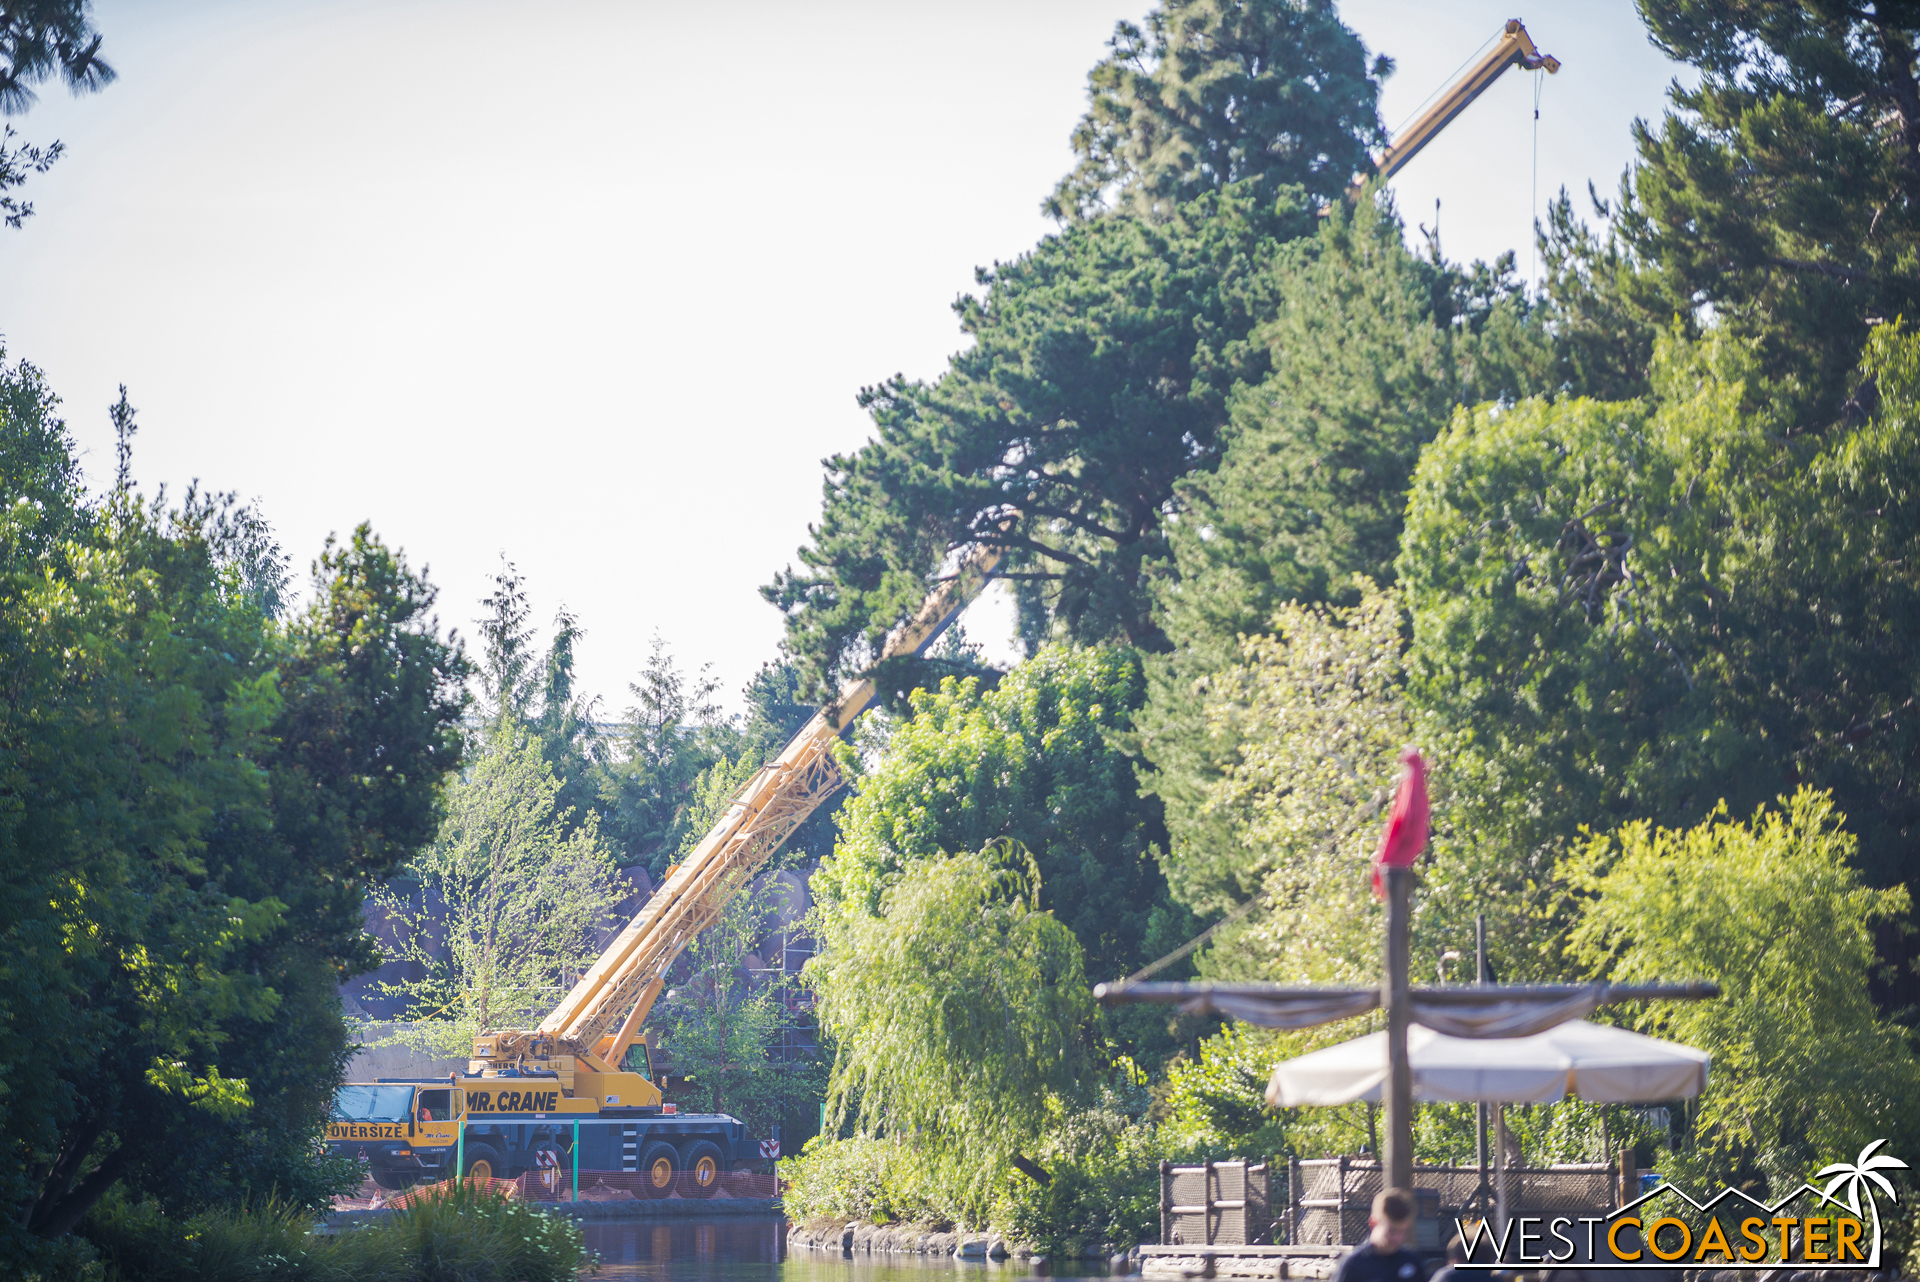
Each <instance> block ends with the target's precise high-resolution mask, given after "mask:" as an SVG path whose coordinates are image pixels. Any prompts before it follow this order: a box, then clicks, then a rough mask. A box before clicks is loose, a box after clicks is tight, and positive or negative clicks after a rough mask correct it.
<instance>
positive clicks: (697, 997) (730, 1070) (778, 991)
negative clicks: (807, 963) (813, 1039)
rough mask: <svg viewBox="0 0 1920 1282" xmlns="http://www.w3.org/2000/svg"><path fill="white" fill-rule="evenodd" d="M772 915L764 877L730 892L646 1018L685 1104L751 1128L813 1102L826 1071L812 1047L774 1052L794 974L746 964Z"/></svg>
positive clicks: (761, 1129)
mask: <svg viewBox="0 0 1920 1282" xmlns="http://www.w3.org/2000/svg"><path fill="white" fill-rule="evenodd" d="M772 917H773V912H772V907H771V905H770V904H769V903H768V902H767V895H766V894H765V888H764V886H762V887H761V888H759V889H755V888H753V887H749V888H747V889H746V890H744V891H742V892H741V893H740V894H738V895H735V896H734V897H733V898H732V899H731V900H729V901H728V903H727V905H726V908H725V909H724V910H723V911H722V913H721V915H720V919H719V920H718V921H716V922H714V924H713V925H711V926H709V927H707V928H706V930H704V931H702V932H701V933H700V935H699V936H698V937H697V938H695V939H694V941H693V943H692V944H691V945H690V946H689V947H688V949H687V952H686V954H685V956H686V958H687V961H688V974H687V976H686V978H685V979H682V980H680V981H678V982H677V983H676V984H675V985H674V990H673V993H672V998H671V1000H670V1001H667V1002H664V1003H662V1004H661V1005H660V1006H659V1007H658V1008H656V1013H655V1015H654V1017H653V1020H652V1023H653V1026H654V1027H656V1028H658V1029H659V1030H660V1038H661V1040H660V1045H662V1046H663V1047H664V1048H665V1049H666V1050H667V1052H668V1053H669V1054H670V1055H671V1056H672V1072H673V1075H674V1076H675V1077H676V1078H680V1079H683V1080H684V1081H685V1083H686V1084H685V1085H684V1086H683V1087H681V1088H680V1090H679V1097H680V1098H682V1099H684V1100H686V1101H687V1103H686V1105H684V1106H683V1107H693V1108H695V1109H697V1110H698V1111H701V1112H710V1113H731V1114H733V1115H734V1116H736V1117H738V1118H740V1120H741V1121H743V1122H745V1123H746V1124H747V1126H748V1128H749V1129H751V1130H752V1131H753V1132H754V1133H756V1134H759V1135H766V1134H769V1133H770V1132H771V1129H772V1128H773V1127H774V1126H776V1125H780V1124H782V1123H784V1121H785V1119H786V1118H787V1117H788V1116H789V1115H790V1114H791V1113H792V1112H793V1111H794V1110H795V1109H796V1108H797V1107H801V1106H811V1105H816V1104H818V1103H819V1101H820V1098H821V1095H822V1093H823V1091H824V1089H825V1086H826V1070H827V1066H826V1064H825V1063H824V1062H822V1061H821V1060H820V1059H819V1058H818V1057H817V1056H813V1055H806V1056H796V1057H791V1058H788V1057H784V1056H783V1054H782V1044H781V1043H782V1038H783V1035H784V1032H785V1030H786V1028H787V1026H788V1025H789V1024H790V1023H792V1022H793V1021H794V1020H795V1018H796V1017H797V1014H796V1012H795V1010H794V1009H793V1006H794V1004H795V1002H796V999H797V996H798V984H797V981H796V977H793V976H785V975H783V976H781V977H779V978H777V979H770V978H769V977H767V976H765V975H760V976H755V975H750V974H747V973H745V970H744V968H745V966H746V963H747V959H748V957H749V955H750V953H751V951H752V949H753V946H754V944H755V943H757V942H758V941H759V940H760V939H762V938H763V937H764V936H765V935H766V934H767V931H768V928H769V923H770V922H771V920H772Z"/></svg>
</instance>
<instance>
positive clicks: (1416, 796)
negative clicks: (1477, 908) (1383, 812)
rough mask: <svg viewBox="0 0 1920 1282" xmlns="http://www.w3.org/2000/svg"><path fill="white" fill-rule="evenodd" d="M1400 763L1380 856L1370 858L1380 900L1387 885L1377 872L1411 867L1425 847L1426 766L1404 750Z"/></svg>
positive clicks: (1417, 755) (1413, 751)
mask: <svg viewBox="0 0 1920 1282" xmlns="http://www.w3.org/2000/svg"><path fill="white" fill-rule="evenodd" d="M1400 760H1402V761H1404V762H1406V763H1407V777H1406V778H1404V779H1402V780H1401V781H1400V793H1399V795H1398V796H1396V797H1395V798H1394V799H1393V812H1392V813H1391V814H1389V815H1388V816H1387V828H1386V831H1385V832H1383V833H1381V834H1380V853H1379V854H1377V855H1375V856H1374V857H1373V893H1374V894H1375V895H1377V896H1379V897H1381V898H1385V897H1386V893H1387V885H1386V880H1385V879H1384V878H1383V877H1382V876H1381V874H1380V870H1381V869H1382V868H1411V867H1413V861H1414V860H1416V859H1418V858H1419V857H1420V852H1421V851H1422V850H1424V849H1425V848H1426V845H1427V763H1426V761H1425V760H1424V759H1423V758H1422V757H1421V756H1420V750H1419V749H1417V748H1409V749H1407V751H1406V752H1405V753H1403V754H1401V757H1400Z"/></svg>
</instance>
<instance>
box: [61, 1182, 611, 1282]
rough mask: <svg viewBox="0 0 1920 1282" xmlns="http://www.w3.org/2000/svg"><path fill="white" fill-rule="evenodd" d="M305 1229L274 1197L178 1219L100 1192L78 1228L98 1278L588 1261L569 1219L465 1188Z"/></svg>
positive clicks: (356, 1278) (390, 1274) (453, 1275)
mask: <svg viewBox="0 0 1920 1282" xmlns="http://www.w3.org/2000/svg"><path fill="white" fill-rule="evenodd" d="M314 1227H315V1220H314V1218H313V1217H312V1216H311V1215H309V1214H307V1213H306V1212H304V1211H302V1210H300V1209H298V1208H296V1207H293V1206H289V1205H286V1204H282V1203H269V1204H267V1205H265V1206H258V1207H244V1208H240V1209H237V1210H219V1211H209V1212H206V1213H204V1214H201V1215H196V1216H194V1217H192V1218H191V1219H187V1220H177V1219H173V1218H171V1217H169V1216H167V1215H165V1214H163V1213H162V1212H161V1211H160V1210H159V1208H158V1207H156V1206H154V1205H153V1204H152V1203H150V1202H140V1203H129V1202H126V1201H123V1200H119V1199H109V1200H107V1201H105V1202H103V1203H102V1204H101V1205H100V1206H99V1207H97V1208H96V1209H95V1211H94V1212H93V1214H92V1215H90V1216H89V1218H88V1220H87V1221H86V1224H85V1226H84V1232H85V1234H86V1236H87V1238H88V1239H90V1240H91V1242H92V1243H93V1244H94V1245H95V1246H96V1247H97V1248H98V1249H99V1252H100V1255H101V1260H102V1263H103V1264H104V1265H105V1277H106V1279H108V1282H242V1280H244V1282H261V1280H262V1279H272V1280H273V1282H573V1279H574V1278H576V1277H577V1276H578V1275H579V1272H580V1269H581V1267H582V1266H583V1265H584V1264H588V1263H590V1262H591V1261H590V1260H589V1258H588V1256H587V1254H586V1252H585V1251H584V1249H583V1248H582V1245H581V1233H580V1228H579V1226H578V1225H577V1224H575V1223H573V1221H571V1220H568V1219H565V1218H562V1217H559V1216H551V1215H547V1214H545V1213H544V1212H542V1211H539V1210H536V1209H534V1208H533V1207H530V1206H527V1205H525V1204H523V1203H520V1202H514V1201H509V1200H508V1199H507V1198H506V1197H505V1196H503V1195H501V1194H500V1193H497V1192H493V1191H490V1190H482V1189H475V1188H472V1187H471V1186H467V1185H456V1186H452V1187H449V1188H447V1189H445V1190H444V1191H441V1192H439V1193H438V1194H437V1195H436V1196H430V1197H426V1198H422V1199H420V1200H418V1201H416V1202H414V1203H412V1204H411V1205H409V1206H408V1207H406V1208H405V1209H403V1210H401V1211H398V1212H395V1213H394V1214H393V1215H392V1216H391V1217H389V1218H386V1219H383V1220H380V1221H378V1222H375V1223H371V1224H367V1225H364V1226H362V1227H358V1228H353V1229H349V1230H346V1231H344V1232H340V1233H335V1234H330V1235H324V1236H321V1235H316V1234H315V1233H314V1231H313V1230H314ZM54 1276H57V1275H54ZM94 1276H98V1274H95V1275H94ZM50 1282H51V1279H50Z"/></svg>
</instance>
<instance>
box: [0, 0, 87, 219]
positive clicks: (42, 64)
mask: <svg viewBox="0 0 1920 1282" xmlns="http://www.w3.org/2000/svg"><path fill="white" fill-rule="evenodd" d="M92 7H93V6H92V5H91V4H90V3H89V2H88V0H0V114H4V115H9V116H11V115H17V114H19V113H20V112H23V111H25V110H26V109H27V108H28V107H30V106H32V105H33V103H34V101H35V98H36V95H35V94H34V92H33V87H34V86H35V85H38V84H43V83H45V82H46V81H48V80H55V79H57V80H62V81H65V82H66V85H67V88H68V89H70V90H71V91H72V92H74V93H76V94H81V93H92V92H95V91H97V90H100V89H103V88H105V87H106V86H107V85H108V84H110V83H111V82H112V81H113V79H114V70H113V68H112V67H110V66H108V65H107V62H106V60H105V59H104V58H102V57H101V56H100V45H101V43H102V38H101V36H100V34H99V32H97V31H95V30H94V29H93V18H92V15H91V14H90V13H89V12H88V10H89V9H91V8H92ZM14 136H15V135H14V131H13V126H11V125H8V126H6V127H5V130H4V132H0V222H5V223H6V225H7V226H9V227H13V228H18V227H19V226H20V225H21V224H22V223H24V222H25V221H26V220H27V219H29V218H31V217H32V216H33V204H32V202H30V201H24V200H21V199H20V198H19V197H18V196H15V195H13V194H12V193H13V192H14V190H15V189H17V188H19V187H21V186H23V185H24V184H25V183H26V181H27V179H28V177H29V176H30V175H32V174H44V173H45V172H47V170H49V169H51V168H52V167H53V164H54V162H55V161H57V160H59V159H60V156H61V154H62V153H63V152H64V151H65V150H66V149H65V147H64V146H62V145H61V144H60V143H58V142H55V143H50V144H49V145H47V146H45V147H36V146H32V145H31V144H27V143H15V142H14Z"/></svg>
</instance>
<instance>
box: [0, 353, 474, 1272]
mask: <svg viewBox="0 0 1920 1282" xmlns="http://www.w3.org/2000/svg"><path fill="white" fill-rule="evenodd" d="M0 385H4V387H5V389H6V392H7V395H6V396H4V397H0V415H4V419H5V422H4V429H3V430H0V442H4V443H5V445H6V450H5V456H4V457H5V461H4V465H3V466H0V474H3V475H4V477H5V480H6V484H7V486H8V491H7V493H6V494H5V496H4V497H3V498H0V668H3V669H4V676H0V688H4V690H5V692H6V693H5V697H4V700H0V763H4V765H0V771H4V774H3V775H0V796H5V797H6V798H8V799H10V800H9V801H8V802H7V803H6V804H5V805H4V806H0V852H3V853H0V942H3V943H4V946H0V1028H4V1029H5V1030H6V1031H5V1033H4V1034H0V1082H4V1083H5V1085H4V1087H3V1088H0V1135H4V1136H5V1137H6V1144H7V1150H6V1154H7V1160H6V1161H5V1162H4V1163H0V1201H4V1203H5V1204H6V1205H7V1206H8V1207H9V1208H11V1209H10V1210H9V1214H8V1216H7V1217H6V1223H7V1225H8V1228H7V1229H6V1230H4V1231H0V1260H7V1261H19V1260H22V1259H24V1258H25V1256H27V1255H28V1254H30V1253H32V1252H33V1250H34V1248H33V1247H32V1244H31V1243H30V1242H28V1241H26V1240H24V1238H25V1236H26V1235H29V1234H31V1235H33V1236H37V1237H43V1238H53V1237H58V1236H60V1235H62V1234H64V1233H66V1232H67V1231H68V1230H69V1229H70V1228H71V1227H72V1226H73V1224H74V1223H75V1222H76V1221H77V1220H78V1219H79V1217H80V1216H81V1215H82V1214H83V1213H84V1212H85V1211H86V1210H87V1208H88V1207H89V1206H91V1205H92V1204H93V1203H94V1202H95V1201H97V1200H98V1198H99V1197H100V1196H102V1195H103V1194H104V1193H105V1192H106V1191H107V1190H108V1189H110V1188H112V1187H114V1186H115V1185H116V1184H123V1185H126V1186H129V1187H131V1188H133V1189H135V1190H138V1191H142V1192H146V1193H148V1194H151V1195H153V1196H156V1197H158V1198H160V1199H162V1200H163V1201H164V1202H166V1203H167V1204H168V1205H170V1206H175V1207H180V1206H190V1205H194V1204H206V1203H209V1202H215V1201H220V1200H224V1199H230V1198H234V1197H239V1196H243V1195H245V1194H246V1193H247V1192H248V1191H249V1190H254V1191H261V1192H263V1191H264V1190H266V1189H267V1188H270V1187H277V1188H278V1189H280V1190H281V1192H282V1194H283V1195H285V1196H288V1197H291V1198H293V1199H296V1200H298V1201H301V1202H303V1203H317V1202H320V1201H323V1200H324V1199H325V1198H326V1196H327V1195H328V1194H329V1193H330V1192H331V1191H332V1189H333V1187H334V1185H335V1184H336V1183H338V1181H339V1172H337V1171H335V1170H333V1169H332V1168H331V1167H330V1166H329V1165H328V1164H327V1163H324V1162H319V1161H316V1160H315V1159H314V1157H313V1156H312V1155H313V1153H314V1150H315V1148H316V1139H317V1136H318V1133H319V1129H320V1127H321V1126H322V1125H323V1124H324V1120H325V1115H326V1100H327V1096H328V1094H329V1090H330V1084H331V1080H332V1078H333V1077H334V1076H335V1075H336V1074H337V1073H338V1071H339V1068H340V1065H341V1064H342V1063H343V1062H344V1059H345V1057H346V1055H347V1052H348V1038H347V1035H346V1030H345V1028H344V1027H343V1025H342V1022H341V1020H340V1016H339V1008H338V1004H337V1002H336V1000H335V997H334V994H333V991H332V987H333V982H334V981H335V979H336V978H337V977H339V976H342V975H345V974H349V973H353V972H355V971H358V970H363V969H366V968H367V967H368V966H369V965H370V964H371V963H372V960H373V959H372V957H371V956H370V954H369V952H368V950H367V946H366V944H365V942H364V940H363V938H362V936H361V933H360V902H361V897H362V894H363V892H364V889H365V887H366V885H367V883H368V882H369V881H370V880H372V879H374V878H377V877H381V876H384V875H386V874H388V873H389V872H391V871H392V869H393V867H394V866H395V865H396V864H397V863H398V862H399V861H400V860H401V859H402V858H404V857H406V855H408V854H409V853H411V851H412V849H414V848H415V847H417V846H418V845H419V844H422V843H423V842H424V841H425V840H427V839H428V837H429V835H430V834H431V832H432V831H433V828H434V826H435V824H436V822H437V817H438V816H437V790H438V785H439V782H440V779H441V778H442V776H443V775H444V774H445V773H446V771H448V770H449V769H450V768H451V767H452V766H453V765H455V764H456V762H457V760H458V753H459V739H458V734H457V731H456V721H457V718H458V716H459V713H460V709H461V697H460V690H459V686H460V682H461V680H462V678H463V677H464V673H465V666H464V663H463V661H462V660H461V659H460V657H459V655H458V652H457V651H456V650H454V649H452V648H451V647H449V646H448V645H447V643H446V642H444V641H443V640H442V639H441V638H440V636H439V635H438V629H437V626H436V625H435V623H434V621H433V620H432V618H431V616H430V614H429V611H430V609H431V606H432V600H433V594H432V592H431V590H430V589H429V588H428V587H427V586H426V585H425V584H424V583H423V582H421V581H420V580H419V579H418V578H416V577H415V576H413V575H412V574H411V573H410V572H409V571H408V570H407V568H406V566H405V564H404V562H402V561H401V560H400V559H399V558H398V557H397V556H395V555H394V554H393V553H392V552H391V551H389V550H388V549H387V548H386V547H384V546H383V545H382V544H380V542H379V541H378V540H377V539H375V538H374V537H373V536H372V535H371V533H369V532H368V531H367V530H366V529H365V528H364V527H363V528H362V529H360V530H358V531H356V532H355V534H354V536H353V538H352V540H351V541H350V542H349V543H348V544H346V545H329V547H328V549H327V551H326V552H325V553H324V554H323V555H322V557H321V558H320V560H319V562H318V564H317V565H316V567H315V571H316V572H315V582H314V588H313V592H312V595H311V598H310V604H309V605H308V607H307V608H306V609H305V610H304V611H303V612H301V613H300V614H299V615H298V616H297V617H294V618H292V619H289V620H287V621H286V622H285V623H276V622H274V621H272V620H270V619H268V618H267V617H266V615H265V613H264V612H263V610H262V608H261V605H262V603H261V601H260V599H259V597H258V596H257V594H255V593H254V592H253V591H251V590H250V585H249V584H248V583H247V582H246V581H245V577H244V575H243V573H242V572H241V569H240V562H241V559H242V555H241V554H242V553H243V552H244V550H245V549H246V547H247V546H248V544H249V541H250V540H254V539H256V538H257V536H258V534H259V530H258V529H257V527H256V528H252V529H250V528H249V527H248V523H247V522H246V521H242V520H240V519H238V518H237V516H236V512H235V509H234V508H233V506H232V505H231V504H230V503H228V502H224V501H218V500H211V499H206V498H202V497H201V496H199V495H197V494H195V493H192V492H189V493H188V495H187V496H186V497H185V500H184V501H183V503H182V505H181V506H180V507H179V508H177V509H174V510H171V511H169V510H167V509H166V508H165V507H164V505H163V504H162V503H160V502H155V503H154V504H152V505H150V506H145V505H142V504H140V503H139V502H138V501H137V500H136V499H135V497H134V496H133V495H132V494H131V492H130V491H128V490H125V489H121V490H118V491H116V492H115V493H114V494H113V495H112V496H111V497H110V498H109V499H108V500H107V502H106V504H105V505H104V506H103V507H102V508H100V509H98V510H88V509H85V508H80V507H77V506H75V500H76V499H77V497H78V484H77V472H76V470H75V469H74V468H73V466H72V462H71V456H70V454H67V447H66V434H65V429H64V427H63V426H62V425H61V424H60V423H59V422H58V421H57V419H56V418H55V416H54V412H53V410H54V406H53V404H52V402H51V399H50V398H48V397H46V396H45V394H44V389H43V388H42V387H41V386H40V384H39V382H38V379H37V376H36V375H34V374H33V373H32V372H31V371H29V370H25V369H15V370H11V371H8V372H7V373H6V375H5V377H4V378H0ZM63 454H67V457H66V458H64V459H63V458H62V455H63ZM53 1048H57V1050H58V1053H57V1054H52V1053H51V1050H52V1049H53Z"/></svg>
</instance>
